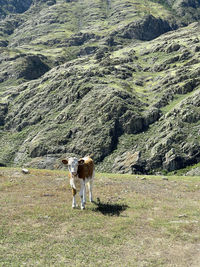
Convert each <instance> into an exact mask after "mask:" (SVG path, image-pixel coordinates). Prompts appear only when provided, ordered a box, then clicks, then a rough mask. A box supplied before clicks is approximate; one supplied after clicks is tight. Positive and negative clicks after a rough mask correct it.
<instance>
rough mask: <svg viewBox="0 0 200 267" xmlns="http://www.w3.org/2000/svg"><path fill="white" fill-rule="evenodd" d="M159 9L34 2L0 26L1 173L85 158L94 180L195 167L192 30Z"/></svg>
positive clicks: (196, 34) (197, 133) (195, 40)
mask: <svg viewBox="0 0 200 267" xmlns="http://www.w3.org/2000/svg"><path fill="white" fill-rule="evenodd" d="M128 2H129V3H128ZM136 2H137V3H136ZM156 2H160V4H159V3H156ZM161 2H163V1H153V2H152V3H151V5H149V9H148V12H146V4H145V3H146V2H145V1H144V2H143V1H140V2H139V3H138V1H125V2H124V3H123V4H122V3H121V2H120V1H117V0H115V1H114V0H113V1H92V2H91V1H90V3H89V1H61V0H60V1H58V0H57V1H35V2H32V3H31V4H30V6H29V8H28V9H27V11H26V12H24V13H22V14H17V13H14V14H13V15H9V16H6V17H5V18H4V19H2V20H1V21H0V29H1V33H2V34H1V40H0V44H1V56H0V65H1V72H0V82H1V89H0V97H1V98H0V139H1V145H0V151H1V152H0V164H1V165H10V164H12V165H13V164H15V165H22V164H23V165H24V164H26V165H27V166H35V167H42V168H47V167H48V168H55V166H57V167H59V159H60V158H61V157H63V156H65V155H79V156H84V155H86V154H90V153H91V152H92V153H94V158H95V161H96V163H97V165H98V169H99V170H102V171H116V172H122V173H123V172H129V173H156V172H158V171H163V170H164V171H167V172H169V171H175V170H177V169H181V168H184V167H186V166H191V165H194V164H198V163H199V161H200V153H199V151H200V150H199V148H200V145H199V141H200V128H199V127H200V125H199V121H200V116H199V114H200V108H199V107H200V90H199V84H200V79H199V73H200V63H199V53H200V41H199V40H200V26H199V23H198V22H195V23H192V24H189V25H188V26H186V27H180V26H183V25H184V23H185V22H184V21H183V20H181V17H178V16H177V18H175V16H174V13H173V12H171V11H169V9H165V5H164V6H163V5H162V3H161ZM181 3H183V1H182V2H181ZM0 4H1V3H0ZM83 4H84V8H83ZM177 5H179V6H180V7H184V8H185V7H186V6H185V5H182V4H180V1H168V6H169V7H170V8H171V9H174V8H175V7H176V6H177ZM0 6H1V5H0ZM150 7H151V8H150ZM191 8H195V10H196V12H197V11H198V6H192V7H191ZM88 9H90V11H91V12H90V13H87V11H88ZM122 10H123V12H122ZM133 10H134V12H133ZM185 10H186V9H185ZM158 11H159V15H160V16H158V15H157V16H156V15H155V14H156V12H157V13H158ZM170 12H171V13H170ZM122 19H123V23H122ZM190 20H191V21H189V22H192V20H195V18H191V19H190ZM113 22H115V23H113ZM25 30H26V31H27V32H26V34H24V31H25ZM188 33H190V34H188Z"/></svg>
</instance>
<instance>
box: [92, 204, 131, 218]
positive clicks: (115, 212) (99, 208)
mask: <svg viewBox="0 0 200 267" xmlns="http://www.w3.org/2000/svg"><path fill="white" fill-rule="evenodd" d="M93 203H94V204H95V205H96V208H94V209H93V211H95V212H101V213H102V214H103V215H109V216H119V215H120V214H121V213H122V212H123V211H125V210H126V209H127V208H128V206H127V205H125V204H117V203H102V202H100V201H98V202H96V201H94V202H93Z"/></svg>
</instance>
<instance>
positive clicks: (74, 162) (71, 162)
mask: <svg viewBox="0 0 200 267" xmlns="http://www.w3.org/2000/svg"><path fill="white" fill-rule="evenodd" d="M68 169H69V172H70V173H71V175H72V177H73V176H76V175H77V171H78V159H77V158H69V159H68Z"/></svg>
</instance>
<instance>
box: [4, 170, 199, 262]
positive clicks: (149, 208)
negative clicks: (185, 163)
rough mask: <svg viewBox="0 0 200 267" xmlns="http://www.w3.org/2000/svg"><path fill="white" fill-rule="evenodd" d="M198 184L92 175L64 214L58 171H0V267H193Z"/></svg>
mask: <svg viewBox="0 0 200 267" xmlns="http://www.w3.org/2000/svg"><path fill="white" fill-rule="evenodd" d="M199 193H200V178H197V177H196V178H186V177H169V180H168V181H166V180H162V178H161V177H153V176H152V177H151V176H148V177H146V180H141V177H139V176H138V177H136V176H131V175H117V174H97V175H96V180H95V186H94V197H95V200H96V199H97V198H98V200H96V202H95V203H93V204H91V203H87V206H86V210H84V211H81V210H80V209H76V210H72V209H71V190H70V187H69V184H68V181H67V179H66V173H65V172H63V171H44V170H31V171H30V174H28V175H24V174H22V173H21V171H20V170H19V169H7V168H1V169H0V203H1V205H0V266H23V265H24V266H92V267H93V266H123V267H124V266H137V267H139V266H173V267H174V266H180V267H182V266H184V267H185V266H200V224H199V219H200V205H199V204H200V203H199V202H200V201H199V195H200V194H199Z"/></svg>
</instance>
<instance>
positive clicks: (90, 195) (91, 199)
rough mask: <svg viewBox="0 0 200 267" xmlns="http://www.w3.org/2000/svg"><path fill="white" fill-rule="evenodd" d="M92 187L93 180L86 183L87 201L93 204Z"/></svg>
mask: <svg viewBox="0 0 200 267" xmlns="http://www.w3.org/2000/svg"><path fill="white" fill-rule="evenodd" d="M92 185H93V180H90V181H89V182H88V191H89V200H90V202H93V196H92Z"/></svg>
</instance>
